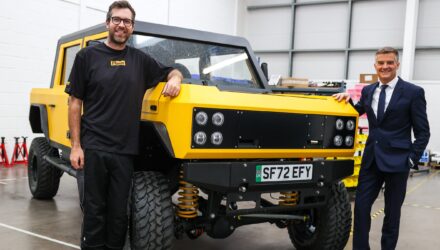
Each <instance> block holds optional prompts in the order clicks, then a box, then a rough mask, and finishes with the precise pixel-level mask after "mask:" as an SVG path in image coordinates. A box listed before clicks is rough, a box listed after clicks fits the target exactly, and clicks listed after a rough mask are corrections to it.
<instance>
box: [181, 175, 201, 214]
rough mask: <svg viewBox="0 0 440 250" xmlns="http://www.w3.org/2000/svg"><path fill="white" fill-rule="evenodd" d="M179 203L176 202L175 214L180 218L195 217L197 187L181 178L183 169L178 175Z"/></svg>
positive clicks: (197, 197) (197, 195)
mask: <svg viewBox="0 0 440 250" xmlns="http://www.w3.org/2000/svg"><path fill="white" fill-rule="evenodd" d="M179 178H180V180H179V189H180V191H179V193H178V194H179V196H180V197H179V198H178V199H177V200H178V201H179V204H177V207H178V208H177V211H176V214H177V216H179V217H181V218H186V219H191V218H195V217H197V209H198V207H199V203H198V201H199V189H198V188H197V187H196V186H194V185H193V184H191V183H189V182H186V181H184V180H183V170H180V175H179Z"/></svg>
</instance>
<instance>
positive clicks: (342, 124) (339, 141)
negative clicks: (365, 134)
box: [333, 118, 356, 147]
mask: <svg viewBox="0 0 440 250" xmlns="http://www.w3.org/2000/svg"><path fill="white" fill-rule="evenodd" d="M355 127H356V123H355V121H354V120H352V119H349V120H347V121H344V120H343V119H341V118H338V119H336V122H335V128H336V131H338V133H339V132H341V133H343V132H344V130H345V131H346V132H349V133H350V134H351V135H346V136H345V138H344V136H343V135H341V134H337V135H335V137H334V138H333V144H334V145H335V146H336V147H341V146H343V145H345V146H346V147H352V146H353V143H354V137H353V134H354V129H355Z"/></svg>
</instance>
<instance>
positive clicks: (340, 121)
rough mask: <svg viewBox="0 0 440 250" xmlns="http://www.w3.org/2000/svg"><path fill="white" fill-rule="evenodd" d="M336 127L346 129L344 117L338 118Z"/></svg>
mask: <svg viewBox="0 0 440 250" xmlns="http://www.w3.org/2000/svg"><path fill="white" fill-rule="evenodd" d="M336 129H337V130H343V129H344V121H343V120H342V119H337V120H336Z"/></svg>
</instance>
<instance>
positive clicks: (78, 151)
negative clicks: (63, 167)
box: [70, 147, 84, 169]
mask: <svg viewBox="0 0 440 250" xmlns="http://www.w3.org/2000/svg"><path fill="white" fill-rule="evenodd" d="M70 164H71V165H72V167H73V168H74V169H83V168H84V151H83V149H82V148H81V147H72V150H71V151H70Z"/></svg>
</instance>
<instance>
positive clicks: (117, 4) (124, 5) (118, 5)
mask: <svg viewBox="0 0 440 250" xmlns="http://www.w3.org/2000/svg"><path fill="white" fill-rule="evenodd" d="M113 9H129V10H130V11H131V14H132V17H133V18H132V19H133V20H132V21H133V22H134V18H135V17H136V12H135V11H134V9H133V7H131V5H130V3H129V2H128V1H124V0H121V1H114V2H113V3H112V4H111V5H110V7H108V12H107V18H106V21H107V22H108V21H110V18H112V10H113Z"/></svg>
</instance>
